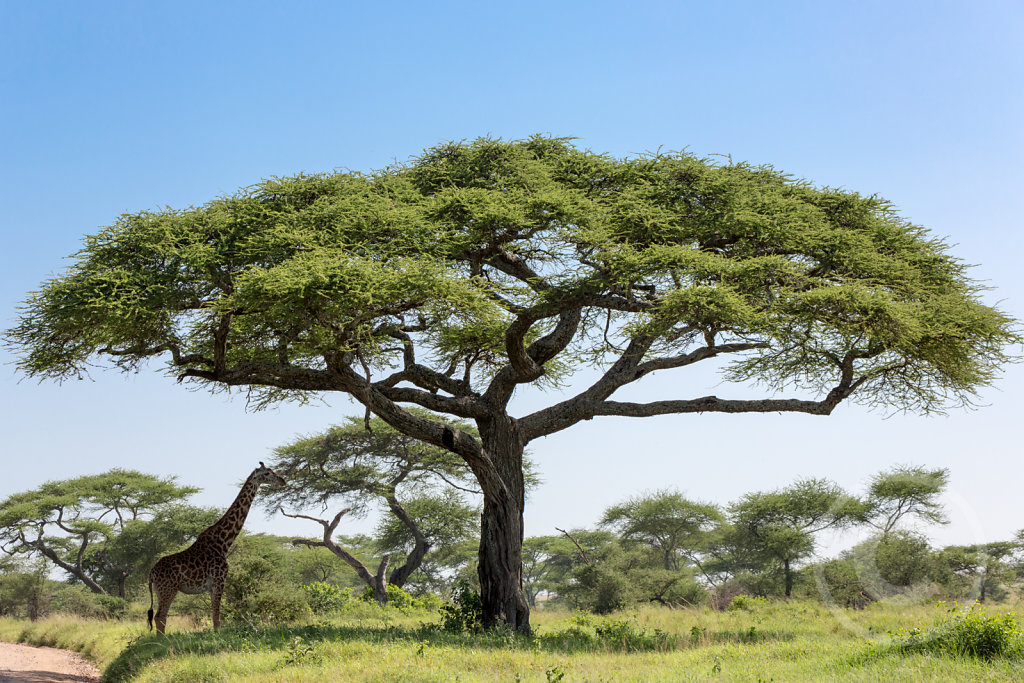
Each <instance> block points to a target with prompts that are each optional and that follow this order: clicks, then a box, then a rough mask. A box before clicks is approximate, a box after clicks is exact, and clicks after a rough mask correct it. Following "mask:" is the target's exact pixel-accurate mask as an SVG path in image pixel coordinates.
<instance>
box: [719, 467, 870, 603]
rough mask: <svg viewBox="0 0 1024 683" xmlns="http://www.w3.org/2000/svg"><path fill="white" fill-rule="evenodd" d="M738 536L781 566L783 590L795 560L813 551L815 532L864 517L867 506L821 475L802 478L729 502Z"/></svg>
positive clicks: (789, 589) (789, 588)
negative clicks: (786, 484)
mask: <svg viewBox="0 0 1024 683" xmlns="http://www.w3.org/2000/svg"><path fill="white" fill-rule="evenodd" d="M729 512H730V513H731V516H732V521H733V528H734V530H735V531H736V532H737V537H736V538H737V541H738V543H739V544H740V545H741V546H746V547H747V548H749V549H750V550H753V551H754V553H756V554H760V555H761V556H762V558H763V559H764V560H767V561H769V562H778V563H779V564H781V566H782V574H783V585H784V592H785V595H786V597H787V598H788V597H789V596H790V594H791V593H792V591H793V565H794V564H795V563H796V562H798V561H799V560H801V559H803V558H805V557H807V556H808V555H810V554H811V553H813V552H814V534H816V533H818V532H821V531H824V530H825V529H839V528H842V527H844V526H849V525H852V524H856V523H857V522H860V521H863V519H864V512H865V506H864V504H863V503H861V502H860V501H857V500H854V499H852V498H850V497H849V496H847V495H846V494H845V493H844V492H843V491H842V489H840V488H839V487H838V486H837V485H835V484H833V483H832V482H829V481H826V480H823V479H801V480H799V481H797V482H796V483H794V484H793V485H791V486H788V487H786V488H784V489H779V490H777V491H771V492H767V493H762V492H758V493H748V494H746V495H745V496H743V497H742V498H740V499H739V500H738V501H737V502H735V503H733V504H732V505H730V506H729Z"/></svg>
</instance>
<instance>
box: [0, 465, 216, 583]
mask: <svg viewBox="0 0 1024 683" xmlns="http://www.w3.org/2000/svg"><path fill="white" fill-rule="evenodd" d="M197 491H199V489H197V488H195V487H192V486H178V485H177V484H175V483H174V478H173V477H170V478H164V479H161V478H158V477H155V476H153V475H149V474H143V473H141V472H136V471H133V470H122V469H113V470H110V471H109V472H104V473H103V474H94V475H86V476H82V477H76V478H74V479H65V480H63V481H50V482H46V483H45V484H43V485H42V486H40V487H39V488H37V489H34V490H32V491H24V492H22V493H16V494H14V495H12V496H9V497H8V498H7V499H5V500H3V501H2V502H0V550H3V551H4V552H6V553H8V554H10V555H23V556H41V557H45V558H46V559H47V560H48V561H49V562H51V563H52V564H53V565H55V566H56V567H59V568H60V569H62V570H64V571H65V572H67V573H68V574H69V575H71V576H73V577H75V578H76V579H78V580H79V581H81V582H82V583H83V584H85V585H86V586H87V587H88V588H89V590H91V591H92V592H94V593H100V594H107V593H108V591H107V589H106V588H104V587H103V585H102V579H101V577H102V576H104V575H105V576H107V577H108V578H111V582H112V583H113V584H115V585H116V586H117V593H118V595H120V597H124V596H125V585H126V581H127V578H128V575H129V573H130V571H131V569H132V568H133V567H134V566H136V565H137V564H138V563H137V562H133V561H131V560H129V559H128V558H127V557H125V556H124V553H120V552H117V551H116V550H115V548H116V547H119V546H118V544H117V543H116V538H117V537H118V535H120V534H121V533H124V532H125V531H126V530H128V531H133V530H137V529H138V528H139V525H140V524H143V523H145V522H147V521H150V520H151V519H152V517H153V516H154V515H156V514H158V513H159V512H160V511H161V510H162V509H163V508H165V507H166V506H167V505H168V504H172V503H180V502H182V501H183V500H185V499H186V498H188V497H189V496H191V495H192V494H193V493H196V492H197ZM178 542H180V540H179V541H178Z"/></svg>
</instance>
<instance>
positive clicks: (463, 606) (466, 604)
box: [441, 579, 484, 633]
mask: <svg viewBox="0 0 1024 683" xmlns="http://www.w3.org/2000/svg"><path fill="white" fill-rule="evenodd" d="M483 623H484V604H483V602H482V601H481V600H480V594H479V593H477V592H476V591H474V590H473V589H472V588H471V587H470V585H469V582H468V581H466V580H464V579H463V580H461V581H459V582H458V583H457V584H456V586H455V590H454V591H452V598H451V600H450V601H449V602H447V603H446V604H444V605H442V606H441V628H442V629H443V630H445V631H448V632H449V633H476V632H478V631H481V630H483Z"/></svg>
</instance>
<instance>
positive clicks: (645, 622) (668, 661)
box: [0, 601, 1024, 683]
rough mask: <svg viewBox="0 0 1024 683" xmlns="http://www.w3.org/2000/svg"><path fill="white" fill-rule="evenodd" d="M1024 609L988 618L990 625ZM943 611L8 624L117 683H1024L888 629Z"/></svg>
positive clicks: (369, 613)
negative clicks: (459, 623) (520, 631)
mask: <svg viewBox="0 0 1024 683" xmlns="http://www.w3.org/2000/svg"><path fill="white" fill-rule="evenodd" d="M1017 607H1018V605H1017V604H1006V605H998V606H993V607H990V608H989V609H988V610H987V615H997V614H1003V613H1007V612H1012V611H1014V610H1016V609H1017ZM949 616H950V615H949V607H948V606H945V605H934V604H932V605H881V604H876V605H873V606H871V607H869V608H868V609H865V610H861V611H854V610H841V611H835V612H831V611H829V610H828V609H826V608H825V607H823V606H821V605H819V604H815V603H811V602H789V603H771V604H768V603H763V602H760V601H752V602H751V603H750V604H749V605H747V606H746V608H744V609H737V610H733V611H727V612H713V611H708V610H704V609H687V610H669V609H666V608H655V607H649V608H643V609H639V610H635V611H629V612H622V613H618V614H615V615H612V616H610V617H595V616H584V615H579V614H577V615H573V614H570V613H566V612H556V611H549V612H545V611H537V612H535V613H534V614H533V616H532V620H533V624H534V627H535V630H536V635H535V637H533V638H530V639H526V638H520V637H516V636H513V635H511V634H509V633H492V634H486V635H456V634H448V633H443V632H440V631H438V630H437V629H435V628H433V626H432V625H433V623H434V622H435V621H436V619H437V615H436V614H434V613H428V612H422V613H416V612H413V613H403V612H400V611H398V610H394V609H384V610H381V609H379V608H377V607H376V606H372V605H363V606H359V608H358V609H356V610H354V611H352V612H349V613H344V614H341V615H338V616H336V617H334V618H332V619H329V620H322V621H318V622H316V623H309V624H304V625H295V626H289V627H272V628H240V627H235V628H226V629H222V630H220V631H218V632H212V631H208V630H191V629H190V628H189V627H188V626H187V624H185V623H184V622H180V621H179V622H175V621H172V622H171V624H169V627H168V631H169V634H168V636H167V637H166V638H164V637H158V636H155V635H152V634H150V633H149V632H148V631H147V630H146V629H145V624H144V623H143V622H141V621H140V622H135V623H128V622H124V623H121V622H116V621H110V622H102V621H86V620H82V619H75V618H69V617H58V618H52V619H47V620H43V621H38V622H34V623H33V622H27V621H22V620H14V619H8V618H0V639H2V640H7V641H12V642H28V643H33V644H44V645H51V646H55V647H63V648H68V649H72V650H76V651H78V652H81V653H83V654H84V655H86V656H87V657H89V658H90V659H92V660H93V661H94V662H96V663H97V665H98V666H99V667H100V668H101V669H104V671H105V675H104V680H105V681H111V682H116V681H152V682H156V681H167V682H171V681H173V682H176V683H187V682H190V681H193V682H198V681H261V682H262V681H323V680H344V681H382V680H387V681H392V680H394V681H495V680H498V681H566V682H568V681H688V680H722V681H770V680H774V681H800V680H806V681H822V680H828V681H833V680H842V681H878V680H885V681H927V680H942V681H949V680H1024V659H1022V658H1021V656H1020V654H1019V653H1017V654H1011V656H1002V657H995V658H990V659H985V658H976V657H970V656H949V655H939V654H924V653H916V654H907V653H906V652H900V651H898V650H897V649H895V648H893V647H892V646H891V645H890V644H889V643H890V642H891V641H892V639H891V638H890V636H889V635H888V633H889V632H896V631H898V630H900V629H911V628H912V627H915V626H920V625H923V626H926V627H927V626H931V625H932V624H934V623H936V622H937V621H941V620H943V619H948V618H949Z"/></svg>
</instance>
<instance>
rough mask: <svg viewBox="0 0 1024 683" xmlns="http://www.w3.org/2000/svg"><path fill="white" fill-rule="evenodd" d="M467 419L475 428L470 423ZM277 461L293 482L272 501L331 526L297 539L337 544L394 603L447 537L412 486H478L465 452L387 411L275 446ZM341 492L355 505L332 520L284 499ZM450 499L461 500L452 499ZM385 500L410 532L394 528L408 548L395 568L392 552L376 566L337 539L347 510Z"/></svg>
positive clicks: (337, 496) (305, 502)
mask: <svg viewBox="0 0 1024 683" xmlns="http://www.w3.org/2000/svg"><path fill="white" fill-rule="evenodd" d="M411 412H412V413H413V414H415V415H416V416H417V417H420V418H422V419H430V418H436V417H437V416H435V415H432V414H431V413H429V412H427V411H424V410H416V409H414V410H413V411H411ZM460 427H461V429H463V430H467V431H469V430H471V428H470V427H469V426H468V425H465V424H463V425H460ZM271 466H272V467H273V468H274V469H275V471H278V472H280V473H281V475H282V476H283V477H284V478H285V480H286V481H287V482H288V483H287V485H285V486H283V487H280V488H278V489H277V490H275V491H273V492H271V493H270V494H268V496H267V498H266V500H265V505H266V508H267V509H268V510H270V511H274V510H276V509H277V508H278V507H280V508H281V512H282V513H283V514H284V515H285V516H287V517H301V518H303V519H309V520H311V521H315V522H317V523H319V524H320V525H321V526H322V527H323V538H322V539H321V540H315V541H314V540H309V539H295V540H294V541H293V542H294V543H296V544H303V545H307V546H310V547H312V546H322V547H325V548H327V549H329V550H330V551H331V552H332V553H334V554H335V555H336V556H338V557H339V558H341V559H342V560H343V561H344V562H345V563H346V564H348V565H349V566H350V567H352V569H353V570H355V572H356V574H358V575H359V577H360V579H361V580H362V581H363V582H364V583H366V585H367V586H369V587H370V588H372V589H373V592H374V597H375V598H376V599H377V601H378V602H380V603H381V604H386V603H387V600H388V592H387V586H388V584H391V585H395V586H398V587H399V588H401V587H403V586H404V585H405V583H406V581H408V579H409V576H410V575H411V574H412V573H413V572H415V571H416V570H417V569H418V568H419V567H420V565H421V563H422V562H423V558H424V557H425V556H426V554H427V552H428V551H429V550H430V547H431V544H432V542H434V541H436V540H437V539H438V537H439V536H438V535H437V534H434V533H432V532H433V531H436V530H433V529H427V528H423V527H424V524H423V522H424V521H425V520H424V519H422V518H418V516H417V515H416V514H410V510H409V506H408V503H407V502H405V501H403V500H402V498H403V497H405V498H408V496H409V493H408V492H409V491H414V492H415V493H416V494H419V495H422V494H425V493H427V492H429V491H437V490H439V487H446V488H449V489H452V490H455V489H459V490H462V491H469V492H474V493H475V492H476V491H475V490H474V489H470V488H467V487H469V486H471V485H472V474H471V473H470V471H469V470H468V468H467V467H466V463H465V462H464V461H463V460H462V458H460V457H458V456H457V455H455V454H454V453H452V452H451V451H449V450H448V449H446V448H440V447H437V446H433V445H431V444H429V443H425V442H422V441H419V440H417V439H415V438H412V437H410V436H407V435H406V434H403V433H402V432H399V431H398V430H396V429H394V428H393V427H391V426H390V425H389V424H387V423H386V422H384V421H383V420H381V419H379V418H374V419H369V420H365V421H364V420H360V419H356V418H348V419H347V420H346V421H345V422H344V423H343V424H340V425H337V426H334V427H331V428H330V429H328V430H327V431H325V432H324V433H322V434H317V435H313V436H308V437H302V438H299V439H296V440H294V441H293V442H291V443H289V444H286V445H284V446H280V447H278V448H276V449H274V458H273V460H272V462H271ZM467 480H468V481H467ZM400 494H402V495H400ZM339 500H340V501H343V503H344V504H346V505H347V507H345V508H344V509H343V510H341V511H339V512H338V513H337V514H336V515H335V516H334V518H333V519H332V520H331V521H327V520H326V519H320V518H317V517H313V516H310V515H302V514H290V513H288V512H286V511H285V509H284V507H283V505H284V504H287V505H295V506H299V507H310V506H316V507H320V508H321V509H322V510H327V509H328V507H329V506H330V504H331V503H335V502H337V501H339ZM448 502H450V503H452V504H453V505H457V504H456V503H455V501H452V500H450V499H449V501H448ZM381 503H383V504H384V505H385V506H386V507H387V510H388V512H389V516H390V517H393V518H394V519H395V520H396V521H397V523H398V524H399V525H400V526H401V527H403V528H404V529H405V532H406V533H405V534H402V533H400V532H396V531H395V530H392V533H391V536H390V537H389V538H388V543H386V545H390V546H392V548H391V549H392V550H397V549H399V548H401V549H402V550H404V553H403V554H404V555H405V561H404V562H402V563H401V564H400V565H398V566H396V567H395V568H394V569H393V570H392V571H391V573H390V575H388V574H387V570H388V566H389V563H390V560H391V557H390V555H384V556H383V557H382V558H381V561H380V564H379V565H378V567H377V570H376V572H372V571H371V570H370V569H368V568H367V567H366V566H365V565H364V564H363V563H362V562H361V561H359V560H358V559H357V558H356V557H355V556H354V555H353V554H352V553H350V552H349V551H347V550H346V549H345V548H344V547H343V546H341V545H339V544H338V543H337V542H336V541H335V540H334V534H335V531H336V530H337V527H338V524H339V523H340V522H341V519H342V517H344V516H345V515H346V514H349V513H352V514H356V515H359V514H362V513H365V512H366V511H368V510H369V509H372V508H373V507H374V506H376V505H378V504H381ZM459 503H460V504H461V501H459ZM441 535H442V536H443V534H441ZM397 537H401V538H400V539H399V538H397ZM407 537H408V538H407Z"/></svg>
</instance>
